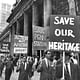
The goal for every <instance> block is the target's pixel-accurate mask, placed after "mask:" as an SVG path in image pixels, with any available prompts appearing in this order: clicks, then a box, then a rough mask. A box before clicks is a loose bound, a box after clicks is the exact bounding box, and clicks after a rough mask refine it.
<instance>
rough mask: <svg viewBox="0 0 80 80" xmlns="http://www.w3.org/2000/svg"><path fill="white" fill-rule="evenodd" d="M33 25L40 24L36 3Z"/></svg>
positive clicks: (33, 11)
mask: <svg viewBox="0 0 80 80" xmlns="http://www.w3.org/2000/svg"><path fill="white" fill-rule="evenodd" d="M32 17H33V18H32V25H33V26H37V25H38V10H37V6H36V5H35V4H34V5H33V6H32Z"/></svg>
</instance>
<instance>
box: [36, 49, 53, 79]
mask: <svg viewBox="0 0 80 80" xmlns="http://www.w3.org/2000/svg"><path fill="white" fill-rule="evenodd" d="M50 59H51V51H50V50H47V51H46V52H45V58H44V59H43V60H42V61H41V62H40V64H39V65H38V67H37V72H40V80H52V79H53V78H52V71H51V70H52V69H51V66H50V65H51V64H50V63H51V61H50Z"/></svg>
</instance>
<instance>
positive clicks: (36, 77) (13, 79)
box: [0, 67, 40, 80]
mask: <svg viewBox="0 0 80 80" xmlns="http://www.w3.org/2000/svg"><path fill="white" fill-rule="evenodd" d="M18 75H19V73H16V67H15V69H14V72H12V75H11V78H10V80H18ZM39 76H40V74H39V73H37V72H36V71H35V72H34V76H33V77H32V78H31V80H39ZM0 80H5V69H4V70H3V74H2V77H0Z"/></svg>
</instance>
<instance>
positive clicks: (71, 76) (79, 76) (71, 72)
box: [56, 53, 80, 80]
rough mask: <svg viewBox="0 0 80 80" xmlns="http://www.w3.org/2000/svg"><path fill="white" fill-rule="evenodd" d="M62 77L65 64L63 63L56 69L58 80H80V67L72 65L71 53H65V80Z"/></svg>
mask: <svg viewBox="0 0 80 80" xmlns="http://www.w3.org/2000/svg"><path fill="white" fill-rule="evenodd" d="M62 75H63V64H62V63H61V64H59V65H57V67H56V80H80V67H79V65H76V64H73V63H71V61H70V55H69V53H65V63H64V79H63V78H62V77H63V76H62Z"/></svg>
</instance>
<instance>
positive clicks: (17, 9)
mask: <svg viewBox="0 0 80 80" xmlns="http://www.w3.org/2000/svg"><path fill="white" fill-rule="evenodd" d="M28 1H29V0H21V1H20V2H19V3H18V5H16V6H15V8H14V9H13V10H12V13H11V15H10V16H9V17H8V19H7V22H8V23H10V21H11V20H12V19H13V18H14V17H15V15H16V14H17V13H18V12H19V11H20V9H21V8H22V6H23V5H25V3H27V2H28Z"/></svg>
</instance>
